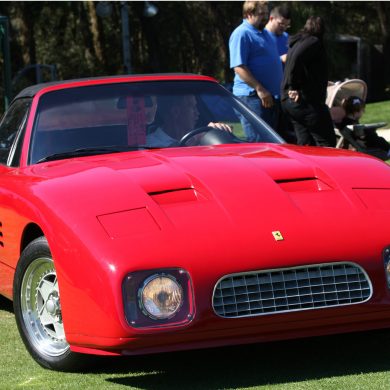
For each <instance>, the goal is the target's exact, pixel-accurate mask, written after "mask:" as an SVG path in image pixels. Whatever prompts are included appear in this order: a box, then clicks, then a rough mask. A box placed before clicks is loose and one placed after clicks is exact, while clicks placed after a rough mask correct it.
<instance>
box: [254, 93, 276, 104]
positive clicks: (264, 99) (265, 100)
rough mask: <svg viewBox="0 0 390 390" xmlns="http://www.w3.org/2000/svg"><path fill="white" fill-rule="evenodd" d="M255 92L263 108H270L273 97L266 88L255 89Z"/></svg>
mask: <svg viewBox="0 0 390 390" xmlns="http://www.w3.org/2000/svg"><path fill="white" fill-rule="evenodd" d="M256 92H257V96H258V97H259V98H260V100H261V105H262V106H263V107H264V108H271V107H272V106H273V105H274V98H273V97H272V95H271V94H270V93H269V92H268V91H267V90H266V89H257V90H256Z"/></svg>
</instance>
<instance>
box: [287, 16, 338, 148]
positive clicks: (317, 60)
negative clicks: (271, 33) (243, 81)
mask: <svg viewBox="0 0 390 390" xmlns="http://www.w3.org/2000/svg"><path fill="white" fill-rule="evenodd" d="M324 32H325V26H324V21H323V19H322V18H321V17H319V16H311V17H309V18H308V19H307V21H306V24H305V26H304V28H303V29H302V30H301V31H300V32H299V33H298V34H296V35H294V36H292V37H290V39H289V49H288V53H287V62H286V65H285V71H284V77H283V82H282V87H281V103H282V108H283V111H284V112H285V113H286V115H287V116H288V117H289V119H290V120H291V123H292V124H293V126H294V131H295V134H296V136H297V143H298V145H317V146H332V147H334V146H336V134H335V132H334V128H333V124H332V119H331V116H330V113H329V109H328V107H327V106H326V104H325V99H326V89H327V85H328V69H327V56H326V52H325V47H324V44H323V35H324Z"/></svg>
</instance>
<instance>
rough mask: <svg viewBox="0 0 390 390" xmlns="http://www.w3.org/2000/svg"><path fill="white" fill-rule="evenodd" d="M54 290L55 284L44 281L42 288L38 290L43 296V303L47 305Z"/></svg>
mask: <svg viewBox="0 0 390 390" xmlns="http://www.w3.org/2000/svg"><path fill="white" fill-rule="evenodd" d="M53 290H54V283H53V282H50V281H48V280H46V279H44V280H42V282H41V285H40V287H38V288H37V292H38V293H39V294H40V295H41V297H42V299H43V302H44V303H46V301H47V299H48V298H49V295H50V294H51V293H52V292H53Z"/></svg>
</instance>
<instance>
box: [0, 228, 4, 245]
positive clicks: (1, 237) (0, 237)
mask: <svg viewBox="0 0 390 390" xmlns="http://www.w3.org/2000/svg"><path fill="white" fill-rule="evenodd" d="M0 248H4V241H3V222H0Z"/></svg>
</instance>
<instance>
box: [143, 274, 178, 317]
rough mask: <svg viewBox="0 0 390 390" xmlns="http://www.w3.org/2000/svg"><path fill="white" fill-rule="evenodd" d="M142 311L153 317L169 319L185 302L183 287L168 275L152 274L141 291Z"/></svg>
mask: <svg viewBox="0 0 390 390" xmlns="http://www.w3.org/2000/svg"><path fill="white" fill-rule="evenodd" d="M139 299H140V306H141V308H142V311H143V312H144V313H145V314H146V315H148V316H149V317H151V318H155V319H159V320H162V319H168V318H171V317H172V316H174V315H175V313H176V312H177V311H178V310H179V309H180V307H181V306H182V304H183V289H182V288H181V286H180V285H179V283H178V282H177V281H176V280H175V279H174V278H173V277H172V276H168V275H152V276H151V277H150V278H148V279H147V280H146V281H145V284H144V286H143V287H142V288H141V289H140V291H139Z"/></svg>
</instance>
